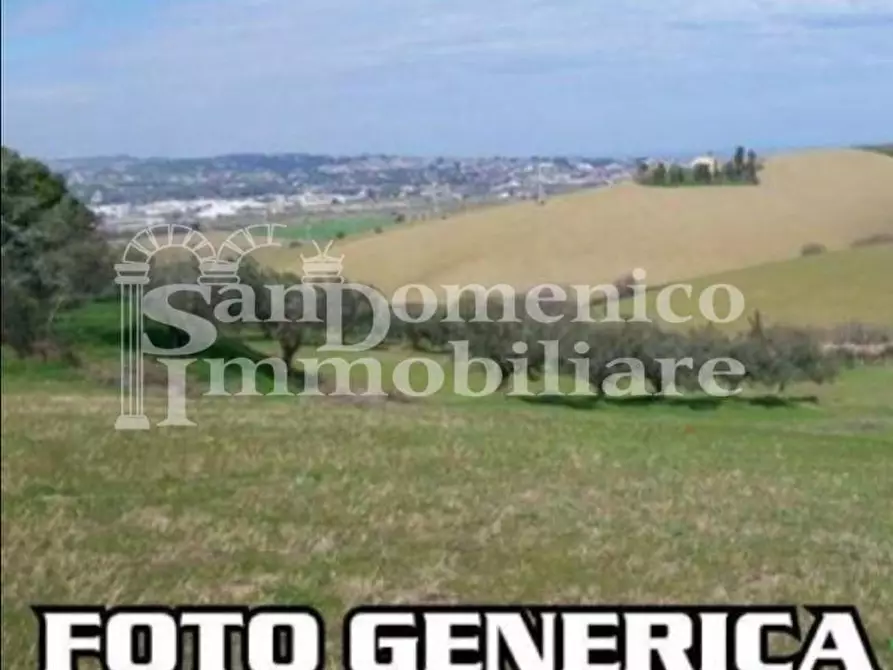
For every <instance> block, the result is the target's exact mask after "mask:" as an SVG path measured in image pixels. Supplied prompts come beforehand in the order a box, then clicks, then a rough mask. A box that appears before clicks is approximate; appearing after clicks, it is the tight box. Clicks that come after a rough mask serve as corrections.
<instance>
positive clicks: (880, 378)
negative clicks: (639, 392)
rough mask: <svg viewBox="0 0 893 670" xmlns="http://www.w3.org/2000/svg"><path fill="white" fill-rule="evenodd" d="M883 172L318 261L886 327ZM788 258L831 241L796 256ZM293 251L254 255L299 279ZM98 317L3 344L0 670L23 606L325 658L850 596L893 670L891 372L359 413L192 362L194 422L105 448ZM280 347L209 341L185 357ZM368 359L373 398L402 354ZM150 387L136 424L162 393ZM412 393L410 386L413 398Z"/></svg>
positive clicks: (801, 173) (111, 408)
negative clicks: (516, 612) (299, 638)
mask: <svg viewBox="0 0 893 670" xmlns="http://www.w3.org/2000/svg"><path fill="white" fill-rule="evenodd" d="M832 157H835V158H834V159H835V161H840V162H837V163H834V162H833V161H832V162H829V161H831V158H832ZM807 167H808V168H809V169H808V170H806V168H807ZM889 169H893V161H891V160H890V159H889V158H888V157H885V156H882V155H880V154H871V153H868V152H856V151H845V152H837V153H833V152H817V153H814V154H804V155H802V156H794V157H783V158H779V159H774V160H773V161H770V164H769V166H768V167H767V168H766V170H765V171H764V172H763V173H762V175H761V176H762V178H763V180H764V184H763V185H761V186H759V187H754V188H752V189H739V188H731V189H724V188H722V187H714V188H710V189H705V190H698V189H667V190H662V189H645V188H642V187H636V186H622V187H617V188H615V189H608V190H606V191H603V192H601V193H599V192H596V193H591V194H590V193H584V194H578V195H572V196H567V197H564V198H561V199H555V200H553V201H552V202H549V203H548V204H547V205H545V206H543V207H540V206H537V205H535V204H528V205H518V206H514V205H509V206H506V207H502V208H494V209H492V210H486V211H481V212H478V213H476V214H468V215H465V216H460V217H456V218H453V219H450V220H447V221H434V222H426V223H419V224H417V225H412V226H408V225H407V226H397V227H394V228H393V229H391V230H389V231H387V232H385V233H384V234H382V235H368V236H363V237H359V238H358V239H357V240H356V241H355V242H354V243H351V242H350V239H349V238H348V240H346V241H345V243H344V244H343V245H341V244H338V245H336V249H335V250H334V253H345V254H346V255H347V259H346V260H347V261H348V263H349V262H350V261H351V259H353V260H354V261H355V262H356V264H355V265H353V266H352V267H353V271H351V267H350V266H349V267H348V270H349V275H350V276H351V277H355V278H356V279H358V280H362V281H371V282H373V283H375V284H377V285H379V286H382V287H384V288H391V287H392V286H393V284H392V282H396V283H403V282H404V281H423V282H431V283H440V282H441V281H442V282H443V283H449V281H447V279H448V278H454V279H452V280H451V281H457V282H459V283H466V282H467V281H470V280H472V279H477V280H479V281H481V282H483V283H503V282H508V283H516V284H521V285H527V284H529V283H532V282H537V281H543V282H556V283H571V282H579V283H600V282H604V281H611V280H613V279H615V278H616V277H617V276H618V275H620V274H623V273H625V272H626V271H627V270H629V269H630V266H637V265H638V266H641V267H644V268H646V269H647V270H648V272H649V276H648V283H649V284H656V283H660V282H662V281H665V280H670V279H672V280H681V281H686V279H687V278H690V277H696V279H694V280H691V283H692V284H693V285H694V289H695V290H694V295H695V296H696V297H697V295H698V294H699V292H700V291H701V289H703V288H705V287H707V286H709V285H711V284H716V283H729V284H733V285H735V286H737V287H738V288H740V289H741V290H742V291H743V293H744V295H745V299H746V304H747V311H746V313H747V314H750V313H751V310H753V309H760V310H761V311H762V312H763V313H764V315H765V317H766V318H767V320H769V321H783V322H786V323H792V324H799V325H813V326H833V325H836V324H840V323H841V322H845V321H851V320H857V321H862V322H865V323H871V324H877V325H883V326H890V327H893V302H891V300H890V298H889V295H890V290H889V286H890V285H893V281H891V280H893V247H891V246H889V245H879V246H872V247H866V248H861V249H849V246H850V245H851V244H852V242H854V241H855V240H856V239H859V238H864V237H867V236H870V235H874V234H878V233H883V232H885V231H888V232H890V231H893V220H891V219H890V218H889V214H890V212H891V211H893V207H891V201H890V196H891V193H893V191H891V189H890V188H889V185H888V184H886V185H885V184H881V183H880V180H879V177H877V176H878V175H880V176H883V177H885V178H886V177H887V176H888V175H890V173H889V172H888V170H889ZM848 170H849V172H848ZM847 175H848V176H847ZM835 180H836V181H835ZM832 182H835V183H839V184H840V185H841V190H840V191H838V192H833V190H830V186H829V185H830V184H831V183H832ZM890 183H893V182H890ZM795 187H796V188H795ZM798 188H799V189H800V190H799V191H798V190H797V189H798ZM643 191H647V193H648V194H649V195H647V196H645V195H643ZM731 191H734V192H735V193H740V194H745V193H748V194H754V195H740V196H738V195H732V193H731ZM757 193H759V195H756V194H757ZM653 194H657V195H653ZM705 196H706V200H702V199H701V198H703V197H705ZM690 197H695V198H698V200H697V202H696V203H695V201H692V200H689V198H690ZM741 198H743V199H741ZM738 208H741V211H739V209H738ZM692 212H698V214H697V215H696V216H694V218H690V217H689V215H690V214H691V213H692ZM744 213H747V214H748V216H744ZM609 214H610V215H611V216H608V215H609ZM603 217H604V218H603ZM612 217H613V218H612ZM884 217H886V218H884ZM618 221H619V222H620V225H619V227H618ZM475 226H477V227H476V228H475ZM658 227H659V232H655V229H656V228H658ZM717 230H720V231H721V233H717ZM215 235H218V234H217V233H213V234H212V238H213V239H214V241H215V243H217V242H219V241H220V240H219V239H218V238H217V237H214V236H215ZM302 235H303V231H301V235H299V236H298V239H300V236H302ZM327 236H328V233H326V236H324V237H323V238H322V239H327ZM575 236H576V237H575ZM285 239H289V238H287V237H286V238H285ZM291 239H294V238H291ZM807 242H816V243H822V244H825V245H827V246H828V247H829V249H831V251H829V252H828V253H826V254H823V255H819V256H813V257H808V258H800V257H799V252H800V248H801V247H802V246H803V244H805V243H807ZM338 247H341V248H338ZM299 251H300V250H299V249H291V250H288V249H282V250H279V251H274V252H269V251H267V252H261V253H260V258H259V260H261V261H267V262H271V263H276V264H278V266H279V267H288V268H291V269H293V270H297V271H298V272H300V265H299V263H300V256H299V253H298V252H299ZM743 266H748V267H743ZM739 267H743V269H735V268H739ZM363 268H366V269H367V270H368V272H364V271H362V270H363ZM376 273H377V274H376ZM680 298H681V296H680ZM649 301H650V303H649V308H650V309H649V314H651V313H653V312H654V309H653V306H654V294H651V295H650V296H649ZM673 304H674V307H675V308H676V311H677V312H679V313H680V314H685V313H687V312H690V311H691V310H690V309H688V310H687V309H686V305H685V301H684V300H674V303H673ZM689 307H690V306H689ZM118 309H119V307H118V304H117V301H111V302H101V303H95V304H93V305H90V306H88V307H86V308H83V309H80V310H76V311H70V312H66V311H63V312H61V313H60V314H59V315H58V317H57V320H56V330H57V332H58V333H59V334H60V335H62V336H64V337H67V338H69V339H72V340H74V341H75V343H76V344H77V351H78V354H79V355H80V356H81V358H82V359H83V364H82V366H81V367H78V368H75V367H69V366H67V365H64V364H62V363H42V362H38V361H20V360H17V359H15V358H14V357H11V356H10V353H9V351H7V350H6V349H3V350H2V370H0V382H2V422H0V431H2V432H0V437H2V445H3V448H2V456H0V457H2V479H0V484H2V539H3V541H2V547H0V556H2V564H3V582H2V612H3V621H2V624H3V625H2V640H0V646H2V649H0V651H2V654H3V667H4V668H9V669H10V670H19V669H20V668H21V669H24V668H30V667H34V665H35V660H36V658H37V657H36V643H37V638H36V630H37V629H36V625H35V624H36V619H35V618H34V616H33V614H32V613H31V611H30V610H29V606H30V605H33V604H37V603H54V604H66V603H82V604H83V603H106V604H110V605H111V604H125V603H127V604H133V603H144V604H147V603H162V604H183V603H194V604H211V603H214V604H222V603H228V604H249V605H259V604H290V605H295V604H306V605H312V606H315V607H317V608H319V609H320V610H321V611H322V612H323V613H324V615H325V616H326V618H327V623H328V630H327V642H328V647H329V660H330V663H331V667H337V665H336V661H337V659H338V654H339V651H340V631H339V628H338V624H339V620H340V617H341V616H342V615H343V614H344V613H345V612H346V610H347V609H349V608H350V607H353V606H355V605H359V604H362V603H466V604H467V603H480V602H484V603H512V602H519V601H520V602H528V603H569V604H578V603H585V604H619V603H675V604H680V603H717V604H722V603H736V604H741V603H761V604H767V603H784V604H792V603H794V604H812V603H817V604H853V605H856V606H857V607H858V608H859V609H860V612H861V614H862V617H863V620H864V622H865V623H866V625H867V628H868V631H869V634H870V637H871V642H872V644H873V646H874V648H875V650H876V652H877V654H878V656H879V659H880V661H881V663H882V665H883V667H893V646H891V639H893V588H891V587H890V585H891V584H893V515H891V514H890V513H889V511H888V510H889V508H890V506H891V502H893V365H891V364H889V363H888V364H887V365H885V366H874V367H856V368H853V369H850V370H847V371H845V372H844V373H843V375H842V376H841V378H840V379H839V380H838V382H837V383H835V384H832V385H827V386H815V385H811V384H800V385H795V386H792V387H790V388H788V389H787V391H786V393H785V394H784V395H783V396H774V395H773V396H762V395H758V394H756V393H755V392H752V391H751V392H749V393H748V394H746V395H745V396H744V397H740V398H733V399H729V400H727V401H717V400H715V399H710V398H706V397H703V396H688V397H685V398H681V399H666V400H661V401H654V400H648V399H603V400H602V401H601V402H599V403H593V402H591V401H589V400H587V399H579V398H577V399H567V398H564V399H562V398H555V397H552V398H544V397H537V398H510V397H506V396H504V395H502V394H495V395H491V396H488V397H484V398H467V397H461V396H459V395H456V394H454V393H451V392H450V391H449V388H447V390H444V391H442V392H441V393H438V394H436V395H434V396H432V397H429V398H425V399H417V400H410V401H407V402H390V401H389V402H382V403H371V402H364V403H361V404H355V403H347V402H344V401H343V400H338V399H334V398H298V397H281V398H272V397H267V398H256V397H255V398H251V397H224V398H211V397H202V396H201V395H200V394H201V392H202V390H203V388H201V386H200V385H201V384H203V383H204V381H205V377H206V373H207V370H206V368H205V367H204V366H203V365H202V364H198V365H196V366H195V369H194V374H193V375H192V376H191V377H190V381H189V383H190V386H191V388H192V389H193V390H197V392H196V393H191V394H190V395H189V400H188V407H189V414H190V418H191V419H192V420H194V421H195V422H196V423H197V424H198V426H197V427H196V428H191V429H189V428H185V429H172V428H168V429H165V428H158V427H153V429H152V430H151V431H147V432H143V433H137V434H133V433H122V432H116V431H115V430H114V429H113V425H114V421H115V418H116V416H117V414H118V409H119V397H118V389H119V383H120V382H119V378H118V371H119V367H118V366H119V352H118V349H117V344H118V337H119V333H118V332H117V328H118ZM719 311H720V312H722V309H721V305H720V310H719ZM696 323H697V322H696ZM741 325H743V324H741ZM161 334H163V333H160V332H156V331H153V341H154V342H155V343H156V344H160V342H159V340H158V339H157V337H158V336H160V335H161ZM275 353H277V347H276V345H275V344H274V343H272V342H269V341H263V340H260V339H257V338H256V337H246V338H243V339H235V338H234V337H232V336H228V337H226V338H222V339H221V340H219V341H218V342H217V343H216V344H215V345H214V348H213V349H212V350H211V351H208V352H205V354H203V355H205V356H209V357H225V358H232V357H235V356H247V357H249V358H253V359H254V360H258V359H259V358H261V357H264V356H267V355H271V354H275ZM312 354H314V352H313V351H312V350H309V349H304V350H301V351H300V352H299V353H298V358H299V359H300V358H302V357H306V356H309V355H312ZM371 355H372V356H373V357H374V358H375V360H377V361H379V362H380V363H381V364H382V367H383V370H384V371H385V377H386V379H388V378H390V376H391V375H392V374H393V372H394V370H395V368H396V366H397V365H398V364H399V363H400V362H402V361H404V360H406V358H407V357H408V356H409V355H411V354H409V353H408V352H407V351H405V350H403V349H399V348H394V349H391V350H380V351H376V352H374V353H373V354H371ZM361 356H366V354H362V355H357V354H354V355H352V356H351V358H353V359H356V358H359V357H361ZM436 360H437V361H438V362H439V364H440V365H441V366H442V367H443V369H444V374H445V382H446V385H447V387H449V386H451V384H452V382H453V380H454V379H455V371H454V370H452V368H451V366H450V365H449V363H448V362H447V359H446V358H445V357H437V359H436ZM150 372H151V374H150V375H149V377H150V382H151V384H150V388H149V391H148V395H147V413H148V415H149V417H150V419H151V420H152V421H153V424H154V423H157V422H158V421H160V420H161V419H162V418H163V417H164V411H165V408H164V387H163V386H162V382H163V381H165V380H164V379H163V378H162V379H159V378H158V377H157V372H158V368H157V367H152V366H151V365H150V366H149V367H148V368H147V374H148V373H150ZM353 378H354V380H355V381H356V382H357V383H358V385H361V384H362V383H363V381H364V375H363V374H362V372H361V370H360V369H357V370H356V372H355V373H354V376H353ZM425 378H426V375H425V374H424V371H423V370H422V369H420V368H415V369H414V370H413V375H412V379H413V382H414V387H415V388H420V387H421V385H422V384H423V383H424V381H425ZM267 381H269V380H267ZM481 381H482V380H481V378H480V377H476V376H472V379H471V380H470V386H471V387H472V388H475V389H477V388H480V384H481ZM261 382H262V383H260V384H259V387H260V388H261V390H264V389H265V388H266V386H265V384H264V383H263V380H261ZM387 386H392V385H391V384H388V383H387V382H386V387H387ZM534 389H536V386H534ZM231 390H236V389H235V388H231ZM84 667H87V666H86V665H85V666H84ZM90 667H98V666H90Z"/></svg>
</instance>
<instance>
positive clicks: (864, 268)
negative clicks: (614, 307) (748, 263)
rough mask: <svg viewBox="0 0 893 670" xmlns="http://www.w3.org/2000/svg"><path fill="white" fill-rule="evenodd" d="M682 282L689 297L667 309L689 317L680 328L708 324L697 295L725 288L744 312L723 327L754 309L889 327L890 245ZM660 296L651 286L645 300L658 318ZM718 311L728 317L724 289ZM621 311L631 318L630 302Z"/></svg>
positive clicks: (822, 323) (768, 316)
mask: <svg viewBox="0 0 893 670" xmlns="http://www.w3.org/2000/svg"><path fill="white" fill-rule="evenodd" d="M682 283H684V284H690V285H691V286H692V298H691V299H689V298H687V297H686V295H685V294H684V293H682V292H677V293H674V294H673V295H672V299H671V300H670V305H671V306H672V308H673V310H674V312H676V314H678V315H679V316H680V317H683V318H684V317H688V316H691V317H692V319H691V321H690V322H688V323H687V324H685V326H684V327H693V326H703V325H706V324H707V320H706V319H705V318H704V316H703V315H702V314H701V312H700V309H699V306H698V299H699V297H700V296H701V295H702V294H703V293H704V291H705V290H706V289H708V288H709V287H710V286H715V285H718V284H729V285H731V286H734V287H736V288H737V289H739V290H740V291H741V293H742V294H743V295H744V298H745V305H746V308H745V312H744V315H743V316H742V317H741V318H740V319H738V320H737V321H735V322H733V323H730V324H728V326H723V327H724V328H729V329H742V328H746V327H748V320H747V319H748V318H749V317H751V316H752V315H753V312H754V310H759V311H760V312H761V313H762V315H763V317H764V319H765V320H766V321H767V322H776V323H792V324H797V325H800V326H814V327H823V328H824V327H833V326H836V325H841V324H844V323H848V322H859V323H863V324H872V325H877V326H885V327H888V328H893V299H891V297H890V290H889V289H887V288H886V287H889V286H893V245H891V244H885V245H878V246H871V247H865V248H860V249H848V250H843V251H835V252H829V253H826V254H822V255H819V256H810V257H806V258H796V259H792V260H788V261H781V262H775V263H767V264H764V265H758V266H755V267H751V268H746V269H744V270H734V271H730V272H723V273H719V274H716V275H711V276H708V277H699V278H696V279H693V280H683V282H682ZM658 292H659V291H658V289H657V287H655V289H654V290H652V291H651V292H649V294H648V296H647V299H646V301H645V304H646V305H647V313H648V315H649V316H652V317H653V318H656V317H657V314H658V311H657V308H656V296H657V294H658ZM716 312H717V315H718V316H719V317H725V316H726V315H727V314H728V313H729V302H728V299H727V297H726V294H725V293H724V292H722V291H719V292H718V293H717V299H716ZM621 313H628V314H631V309H630V307H629V303H628V302H627V303H626V304H625V305H624V307H623V310H622V312H621Z"/></svg>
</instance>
